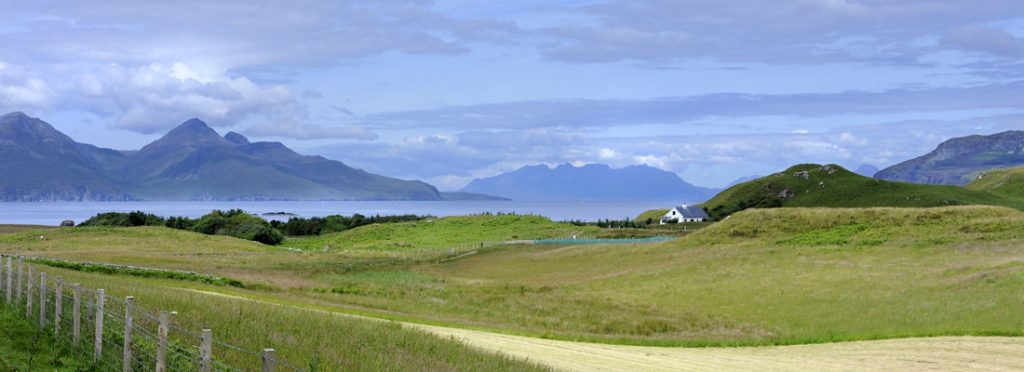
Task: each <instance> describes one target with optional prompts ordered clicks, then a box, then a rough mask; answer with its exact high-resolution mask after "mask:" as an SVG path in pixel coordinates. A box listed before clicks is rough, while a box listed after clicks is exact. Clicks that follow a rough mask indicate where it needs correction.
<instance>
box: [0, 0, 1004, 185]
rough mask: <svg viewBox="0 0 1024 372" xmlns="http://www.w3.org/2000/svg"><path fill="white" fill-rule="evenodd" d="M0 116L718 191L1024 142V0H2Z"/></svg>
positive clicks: (469, 173)
mask: <svg viewBox="0 0 1024 372" xmlns="http://www.w3.org/2000/svg"><path fill="white" fill-rule="evenodd" d="M0 12H2V13H3V14H4V15H5V17H4V19H5V21H4V22H3V23H0V112H10V111H22V112H25V113H28V114H30V115H32V116H36V117H39V118H41V119H43V120H45V121H47V122H49V123H51V124H52V125H54V126H55V127H56V128H57V129H59V130H61V131H63V132H64V133H66V134H68V135H69V136H71V137H72V138H74V139H75V140H77V141H79V142H84V143H91V144H95V145H98V146H101V147H109V148H115V149H121V150H132V149H138V148H140V147H142V146H144V145H145V144H147V143H149V142H151V141H153V140H155V139H157V138H159V137H160V136H161V135H162V134H164V133H166V132H167V131H168V130H170V129H172V128H174V127H175V126H176V125H178V124H180V123H182V122H184V121H186V120H188V119H190V118H193V117H198V118H201V119H202V120H204V121H206V122H207V123H208V124H210V125H211V126H212V127H214V129H216V130H218V131H219V132H220V133H222V134H223V133H226V132H227V131H236V132H239V133H242V134H244V135H246V136H248V137H249V138H250V139H251V140H259V141H280V142H283V143H284V144H286V145H287V146H289V147H291V148H293V149H296V150H297V151H299V152H301V153H304V154H315V155H323V156H325V157H328V158H332V159H336V160H340V161H343V162H345V163H346V164H349V165H352V166H355V167H359V168H363V169H366V170H368V171H371V172H375V173H380V174H384V175H389V176H394V177H401V178H409V179H420V180H424V181H427V182H430V183H432V184H434V185H435V186H437V187H438V188H440V189H442V190H457V189H460V188H461V187H462V186H464V185H465V184H466V183H468V182H469V181H471V180H472V179H474V178H478V177H487V176H493V175H496V174H500V173H502V172H506V171H511V170H515V169H517V168H519V167H522V166H525V165H532V164H549V165H556V164H561V163H571V164H577V165H582V164H589V163H603V164H609V165H611V166H613V167H624V166H629V165H638V164H646V165H650V166H654V167H658V168H661V169H665V170H668V171H672V172H675V173H677V174H679V175H680V176H681V177H682V178H683V179H684V180H686V181H688V182H690V183H693V184H696V185H700V186H707V187H720V186H723V185H725V184H727V183H729V182H730V181H733V180H735V179H737V178H741V177H746V176H752V175H767V174H770V173H774V172H777V171H780V170H782V169H785V168H787V167H789V166H791V165H794V164H798V163H809V162H813V163H837V164H840V165H843V166H846V167H849V168H857V167H859V166H860V165H862V164H872V165H875V166H877V167H880V168H882V167H885V166H889V165H892V164H895V163H898V162H901V161H904V160H908V159H910V158H914V157H917V156H920V155H922V154H924V153H926V152H928V151H930V150H932V149H934V148H935V146H937V145H938V144H939V143H941V142H942V141H944V140H946V139H949V138H952V137H959V136H964V135H971V134H991V133H997V132H1001V131H1005V130H1015V129H1024V3H1022V2H1021V1H1019V0H901V1H890V0H771V1H769V0H763V1H762V0H751V1H725V0H650V1H575V0H546V1H537V0H519V1H498V0H473V1H470V0H437V1H430V0H410V1H388V0H383V1H346V0H294V1H262V0H244V1H243V0H222V1H205V0H181V1H174V2H170V1H163V2H160V1H154V2H149V1H135V0H107V1H72V0H63V1H61V0H57V1H53V0H40V1H14V0H0Z"/></svg>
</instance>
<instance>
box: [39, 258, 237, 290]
mask: <svg viewBox="0 0 1024 372" xmlns="http://www.w3.org/2000/svg"><path fill="white" fill-rule="evenodd" d="M26 261H27V262H30V263H33V264H39V265H44V266H49V267H56V268H59V269H67V270H74V271H81V272H87V273H100V274H108V275H128V276H137V277H142V278H158V279H171V280H182V281H189V282H199V283H206V284H212V285H220V286H225V285H226V286H232V287H239V288H242V287H245V284H243V283H242V282H240V281H237V280H234V279H230V278H220V277H216V276H212V275H205V274H199V273H194V272H190V271H177V270H163V269H152V268H146V267H135V266H125V265H115V264H104V263H86V262H72V261H64V260H55V259H46V258H29V259H28V260H26Z"/></svg>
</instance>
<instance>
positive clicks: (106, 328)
mask: <svg viewBox="0 0 1024 372" xmlns="http://www.w3.org/2000/svg"><path fill="white" fill-rule="evenodd" d="M0 298H2V304H3V305H4V306H9V307H15V308H16V309H18V310H23V311H24V312H25V315H26V316H27V317H29V319H32V320H35V321H36V322H37V324H38V326H39V329H40V331H52V332H53V333H54V335H55V336H56V337H55V338H56V340H57V342H58V343H61V344H62V345H64V346H67V347H68V350H69V352H72V353H79V354H81V355H83V356H86V357H88V356H91V357H92V361H93V362H94V363H95V365H96V366H97V367H99V369H101V370H110V371H116V370H121V371H126V372H127V371H158V372H166V371H200V372H211V371H235V370H260V371H263V372H274V371H303V370H304V369H303V368H300V367H296V366H295V365H292V364H289V363H287V362H286V361H284V360H283V359H281V358H279V357H278V356H277V353H276V351H275V350H274V349H269V348H268V349H263V350H260V351H253V350H247V349H245V348H242V347H238V346H234V345H231V344H227V343H224V342H220V341H218V340H216V339H215V338H214V333H213V330H211V329H207V328H199V330H195V329H196V328H190V327H186V326H182V325H180V324H178V323H176V322H173V321H172V317H173V315H174V314H175V313H173V312H168V311H160V312H149V311H146V310H145V309H143V308H142V307H141V306H139V305H138V304H136V303H135V298H134V297H132V296H128V297H125V298H124V299H120V298H117V297H112V296H108V295H107V294H106V293H105V291H104V290H103V289H95V290H93V289H90V288H86V287H83V286H81V285H80V284H78V283H66V282H64V281H63V280H62V279H61V278H60V277H50V276H47V273H46V272H45V271H42V269H41V267H36V265H32V264H30V263H27V262H25V257H16V256H10V255H0Z"/></svg>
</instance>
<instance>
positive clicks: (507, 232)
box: [285, 215, 597, 251]
mask: <svg viewBox="0 0 1024 372" xmlns="http://www.w3.org/2000/svg"><path fill="white" fill-rule="evenodd" d="M596 231H597V228H595V227H593V226H586V227H580V226H573V225H570V224H564V223H555V222H552V221H551V220H549V219H547V218H544V217H539V216H530V215H504V216H491V215H482V216H460V217H447V218H438V219H432V220H424V221H417V222H403V223H385V224H375V225H367V226H363V227H360V228H357V229H352V230H346V231H343V232H339V233H333V234H326V235H321V236H313V237H307V238H292V239H289V240H287V241H286V242H285V246H287V247H293V248H299V249H305V250H320V251H337V250H369V251H405V250H415V249H424V248H427V249H430V248H449V247H455V246H466V245H473V244H478V243H483V242H504V241H510V240H528V239H545V238H557V237H566V236H571V235H581V234H586V233H595V232H596Z"/></svg>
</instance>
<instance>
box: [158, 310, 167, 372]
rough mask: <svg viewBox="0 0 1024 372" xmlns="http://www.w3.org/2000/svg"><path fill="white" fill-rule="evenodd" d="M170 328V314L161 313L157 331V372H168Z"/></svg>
mask: <svg viewBox="0 0 1024 372" xmlns="http://www.w3.org/2000/svg"><path fill="white" fill-rule="evenodd" d="M168 328H170V314H168V313H167V312H166V311H161V312H160V327H159V328H157V331H156V337H157V339H156V372H166V371H167V331H168Z"/></svg>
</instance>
